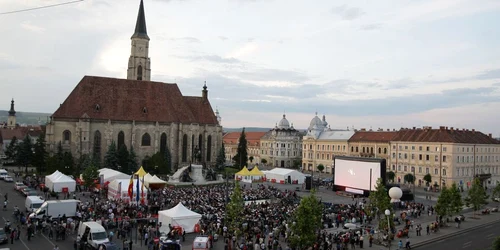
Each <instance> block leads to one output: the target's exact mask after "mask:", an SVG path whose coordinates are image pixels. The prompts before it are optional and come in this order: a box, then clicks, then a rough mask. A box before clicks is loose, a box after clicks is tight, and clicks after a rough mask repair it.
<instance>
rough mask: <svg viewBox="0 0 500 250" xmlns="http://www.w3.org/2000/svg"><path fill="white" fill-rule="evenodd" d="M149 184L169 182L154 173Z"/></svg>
mask: <svg viewBox="0 0 500 250" xmlns="http://www.w3.org/2000/svg"><path fill="white" fill-rule="evenodd" d="M148 184H167V182H166V181H164V180H162V179H160V178H158V176H156V175H153V177H151V179H150V180H149V182H148Z"/></svg>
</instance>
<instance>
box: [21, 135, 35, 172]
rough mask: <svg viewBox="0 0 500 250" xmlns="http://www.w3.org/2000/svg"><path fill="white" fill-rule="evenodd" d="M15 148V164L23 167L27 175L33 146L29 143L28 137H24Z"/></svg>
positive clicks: (31, 159)
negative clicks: (16, 151)
mask: <svg viewBox="0 0 500 250" xmlns="http://www.w3.org/2000/svg"><path fill="white" fill-rule="evenodd" d="M17 146H18V147H17V148H18V149H17V150H18V153H17V163H18V164H20V165H21V166H23V167H25V171H26V173H28V165H30V164H31V162H32V161H33V144H32V143H31V138H30V136H29V135H26V137H24V139H23V141H22V142H21V143H19V144H18V145H17Z"/></svg>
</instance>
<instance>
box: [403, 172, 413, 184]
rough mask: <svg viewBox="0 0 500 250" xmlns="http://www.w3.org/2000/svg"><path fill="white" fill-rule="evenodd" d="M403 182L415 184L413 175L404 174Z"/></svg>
mask: <svg viewBox="0 0 500 250" xmlns="http://www.w3.org/2000/svg"><path fill="white" fill-rule="evenodd" d="M404 180H405V182H408V183H410V184H415V176H414V175H413V174H405V176H404Z"/></svg>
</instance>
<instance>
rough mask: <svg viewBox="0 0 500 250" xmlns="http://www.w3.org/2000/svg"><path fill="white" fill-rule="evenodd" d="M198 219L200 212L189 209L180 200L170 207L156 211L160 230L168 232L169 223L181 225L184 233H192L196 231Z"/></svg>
mask: <svg viewBox="0 0 500 250" xmlns="http://www.w3.org/2000/svg"><path fill="white" fill-rule="evenodd" d="M200 219H201V214H199V213H196V212H193V211H191V210H189V209H188V208H186V207H185V206H184V205H182V203H181V202H179V204H177V206H175V207H173V208H171V209H168V210H162V211H159V212H158V222H159V223H161V228H160V232H167V233H168V232H169V230H170V229H169V225H171V226H173V227H175V226H178V227H181V228H182V230H184V231H185V232H186V233H192V232H195V231H196V230H195V228H196V227H197V224H198V222H199V221H200ZM198 227H199V226H198Z"/></svg>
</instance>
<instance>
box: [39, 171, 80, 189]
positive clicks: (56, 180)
mask: <svg viewBox="0 0 500 250" xmlns="http://www.w3.org/2000/svg"><path fill="white" fill-rule="evenodd" d="M45 187H48V188H49V189H50V190H51V191H54V192H58V193H61V192H67V193H71V192H75V188H76V181H75V180H74V179H73V178H71V177H69V176H67V175H65V174H63V173H61V172H59V170H56V171H55V172H54V173H52V174H51V175H47V176H45Z"/></svg>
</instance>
